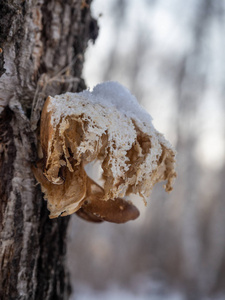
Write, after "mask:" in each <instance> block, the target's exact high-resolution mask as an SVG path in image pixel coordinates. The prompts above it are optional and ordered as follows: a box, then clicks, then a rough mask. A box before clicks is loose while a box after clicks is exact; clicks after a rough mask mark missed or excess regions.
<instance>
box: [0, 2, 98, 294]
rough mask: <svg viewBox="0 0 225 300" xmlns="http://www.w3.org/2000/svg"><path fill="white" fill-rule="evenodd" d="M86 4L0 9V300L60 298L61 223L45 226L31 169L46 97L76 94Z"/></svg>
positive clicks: (91, 33) (93, 26)
mask: <svg viewBox="0 0 225 300" xmlns="http://www.w3.org/2000/svg"><path fill="white" fill-rule="evenodd" d="M89 2H90V1H82V0H64V1H61V0H59V1H56V0H39V1H38V0H29V1H23V0H14V1H11V0H2V1H1V3H0V76H1V77H0V179H1V180H0V299H45V300H46V299H68V294H69V281H68V275H67V271H66V270H65V268H64V259H65V237H66V229H67V224H68V221H69V218H68V217H65V218H58V219H55V220H50V219H49V218H48V211H47V208H46V202H45V201H44V200H43V199H42V195H41V192H40V188H39V186H37V185H36V182H35V179H34V177H33V174H32V171H31V165H32V164H33V163H34V162H35V161H36V159H37V152H38V150H37V145H38V124H39V118H40V112H41V109H42V106H43V103H44V100H45V98H46V97H47V96H48V95H52V96H54V95H55V94H59V93H63V92H65V91H80V90H82V89H83V88H84V87H85V84H84V82H83V80H82V79H81V71H82V66H83V55H84V50H85V48H86V46H87V41H88V40H89V39H92V40H94V39H95V38H96V36H97V31H98V27H97V23H96V21H95V20H93V19H92V18H91V16H90V7H89V4H90V3H89Z"/></svg>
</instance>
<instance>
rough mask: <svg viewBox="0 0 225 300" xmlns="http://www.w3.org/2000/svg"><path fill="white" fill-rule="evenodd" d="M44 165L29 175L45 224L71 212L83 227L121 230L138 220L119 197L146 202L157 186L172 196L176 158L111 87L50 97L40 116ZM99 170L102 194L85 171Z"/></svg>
mask: <svg viewBox="0 0 225 300" xmlns="http://www.w3.org/2000/svg"><path fill="white" fill-rule="evenodd" d="M40 141H41V149H42V154H43V157H42V158H41V160H40V161H39V162H38V163H37V167H35V168H34V174H35V177H36V179H37V180H38V181H39V182H40V184H41V187H42V191H43V192H44V194H45V198H46V199H47V200H48V209H49V210H50V212H51V214H50V218H55V217H58V216H59V215H61V216H65V215H69V214H72V213H74V212H77V214H78V215H79V216H81V217H83V218H84V219H86V220H90V221H94V222H99V221H102V220H106V221H110V222H115V223H123V222H126V221H128V220H133V219H135V218H137V217H138V215H139V212H138V210H137V209H136V207H135V206H134V205H133V204H132V203H130V202H129V201H126V200H123V199H122V198H123V197H125V196H129V195H130V194H131V193H132V194H139V195H140V196H141V197H143V198H144V200H145V201H146V198H147V197H148V196H149V195H150V192H151V190H152V188H153V186H154V184H156V183H157V182H159V181H163V180H167V183H166V185H165V189H166V191H168V192H169V191H171V190H172V184H173V181H174V179H175V177H176V172H175V170H174V165H175V151H174V150H173V148H172V147H171V145H170V144H169V142H167V141H166V140H165V138H164V137H163V135H162V134H160V133H159V132H157V131H156V130H155V128H154V127H153V125H152V121H151V117H150V115H149V114H148V113H147V112H146V111H145V110H144V109H143V108H141V107H140V105H139V104H138V102H137V100H136V98H135V97H134V96H132V95H131V94H130V92H129V91H128V90H127V89H126V88H124V87H123V86H121V85H120V84H119V83H116V82H106V83H102V84H99V85H97V86H96V87H95V88H94V89H93V91H92V92H90V91H89V90H86V91H84V92H81V93H66V94H63V95H58V96H55V97H50V96H49V97H48V98H47V100H46V102H45V105H44V108H43V111H42V116H41V133H40ZM95 160H98V161H100V163H101V167H102V170H103V172H102V180H103V182H104V185H103V187H100V186H99V185H98V184H97V183H96V182H95V181H93V180H92V179H90V178H89V177H88V175H87V174H86V172H85V169H84V167H85V166H86V165H87V164H89V163H90V162H93V161H95Z"/></svg>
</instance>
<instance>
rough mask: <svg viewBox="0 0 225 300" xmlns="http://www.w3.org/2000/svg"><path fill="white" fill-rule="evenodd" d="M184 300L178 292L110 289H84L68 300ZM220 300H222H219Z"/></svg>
mask: <svg viewBox="0 0 225 300" xmlns="http://www.w3.org/2000/svg"><path fill="white" fill-rule="evenodd" d="M137 299H138V300H184V299H185V297H184V296H182V295H181V294H180V293H178V292H171V293H167V294H163V295H162V294H157V293H152V294H144V293H143V294H140V293H138V294H137V293H133V292H132V291H129V290H125V289H120V288H119V287H112V288H110V289H108V290H106V291H102V292H100V291H96V290H91V289H90V288H89V287H86V288H85V289H84V290H80V291H78V292H74V294H72V296H71V298H70V300H137ZM221 300H222V299H221Z"/></svg>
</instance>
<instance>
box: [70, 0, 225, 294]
mask: <svg viewBox="0 0 225 300" xmlns="http://www.w3.org/2000/svg"><path fill="white" fill-rule="evenodd" d="M92 9H93V12H94V14H95V15H96V17H98V15H99V14H102V15H101V16H99V24H100V36H99V39H98V40H97V43H96V45H94V46H92V45H91V44H90V45H89V50H88V52H87V54H86V65H85V70H84V76H85V77H86V82H87V84H88V85H89V86H91V87H92V86H94V85H95V84H97V83H99V82H102V81H105V80H116V81H119V82H121V83H122V84H124V85H125V86H126V87H127V88H128V89H130V90H131V91H132V93H133V94H134V95H135V96H136V97H137V99H138V100H139V101H140V102H141V104H142V105H143V106H144V107H145V108H146V109H147V110H148V111H149V113H150V114H151V115H152V116H153V119H154V124H155V126H156V128H157V129H158V130H159V131H161V132H163V133H164V134H165V136H166V138H168V139H169V140H170V141H171V142H172V144H173V145H174V147H175V148H176V150H177V153H178V154H177V171H178V179H177V181H176V183H175V187H174V191H173V192H172V193H171V194H170V195H169V196H168V195H167V194H166V193H165V192H164V190H163V189H162V186H160V185H159V186H157V187H155V189H154V191H153V193H152V196H151V199H150V201H149V203H148V206H147V208H145V207H144V205H143V204H142V203H141V201H140V199H138V200H135V201H136V203H137V204H138V205H139V208H140V210H141V217H140V218H139V219H138V220H137V221H135V222H133V223H128V224H125V225H119V226H118V225H115V224H109V223H103V224H101V225H93V224H89V223H85V222H84V221H82V220H79V219H78V218H77V217H76V216H73V217H72V219H71V223H70V230H69V235H68V245H69V254H68V262H69V266H70V270H71V277H72V279H73V278H76V281H75V279H74V289H75V290H79V289H80V288H81V285H84V286H89V287H90V288H93V289H107V288H109V286H110V285H112V284H115V285H118V286H120V287H122V288H124V289H125V288H127V289H129V290H133V291H134V292H135V291H136V292H137V293H138V291H139V289H141V290H142V293H145V294H148V295H150V294H151V293H152V292H153V290H154V288H153V287H152V285H151V284H150V282H153V281H154V282H158V283H160V285H158V290H157V291H159V292H160V291H162V290H167V289H171V288H172V289H180V290H182V292H183V293H184V294H185V295H187V296H188V299H189V298H191V297H195V299H200V298H201V297H203V296H204V295H214V294H217V293H224V292H225V232H224V231H225V229H224V228H225V197H224V195H225V185H224V181H225V123H224V120H225V118H224V117H225V101H224V89H225V67H224V63H223V62H224V60H225V51H224V49H225V36H224V29H225V1H224V0H221V1H214V0H198V1H197V0H192V1H186V2H183V1H178V0H168V1H163V0H143V1H138V0H130V1H128V0H116V1H115V0H114V1H112V0H110V1H101V0H95V1H94V3H93V7H92ZM77 255H79V257H80V259H79V260H77V259H75V257H76V256H77ZM161 283H162V284H161ZM140 287H141V288H140Z"/></svg>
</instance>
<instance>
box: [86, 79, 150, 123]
mask: <svg viewBox="0 0 225 300" xmlns="http://www.w3.org/2000/svg"><path fill="white" fill-rule="evenodd" d="M80 95H81V96H85V97H87V99H90V100H91V101H93V102H97V103H101V104H103V105H107V106H114V107H116V108H117V109H118V110H119V111H121V112H122V113H123V114H125V115H126V116H127V117H130V118H135V119H138V120H139V121H140V122H146V123H149V124H151V121H152V117H151V116H150V115H149V114H148V113H147V112H146V110H145V109H144V108H143V107H141V106H140V104H139V103H138V101H137V99H136V98H135V97H134V96H133V95H132V94H131V93H130V91H129V90H128V89H127V88H126V87H124V86H123V85H122V84H120V83H119V82H116V81H107V82H103V83H100V84H98V85H96V86H95V87H94V89H93V91H92V92H91V91H89V90H86V91H84V92H81V93H80Z"/></svg>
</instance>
